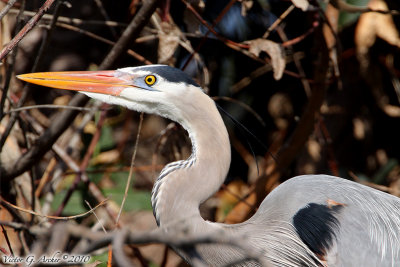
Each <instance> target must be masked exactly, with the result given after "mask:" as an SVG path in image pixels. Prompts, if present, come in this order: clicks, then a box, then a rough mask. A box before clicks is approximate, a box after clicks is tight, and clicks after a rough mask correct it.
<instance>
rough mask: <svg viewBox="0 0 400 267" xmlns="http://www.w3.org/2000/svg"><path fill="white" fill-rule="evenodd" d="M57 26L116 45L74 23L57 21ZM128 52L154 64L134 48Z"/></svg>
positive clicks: (143, 61)
mask: <svg viewBox="0 0 400 267" xmlns="http://www.w3.org/2000/svg"><path fill="white" fill-rule="evenodd" d="M57 26H59V27H62V28H64V29H68V30H70V31H76V32H79V33H81V34H84V35H86V36H89V37H90V38H93V39H95V40H98V41H100V42H103V43H106V44H109V45H115V42H113V41H110V40H108V39H106V38H103V37H101V36H100V35H97V34H94V33H92V32H89V31H86V30H83V29H81V28H78V27H75V26H72V25H69V24H66V23H57ZM126 53H127V54H128V55H130V56H132V57H134V58H136V59H137V60H139V61H140V62H142V63H144V64H147V65H150V64H153V63H152V62H151V61H149V60H148V59H146V58H145V57H143V56H142V55H140V54H138V53H136V52H135V51H133V50H132V49H128V50H126Z"/></svg>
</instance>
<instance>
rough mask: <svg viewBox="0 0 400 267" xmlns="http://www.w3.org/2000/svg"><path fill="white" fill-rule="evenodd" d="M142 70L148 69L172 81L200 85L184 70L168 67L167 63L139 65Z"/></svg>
mask: <svg viewBox="0 0 400 267" xmlns="http://www.w3.org/2000/svg"><path fill="white" fill-rule="evenodd" d="M141 69H143V70H148V71H151V72H154V73H157V74H158V75H160V76H161V77H163V78H164V79H165V80H167V81H170V82H174V83H180V82H183V83H187V84H191V85H193V86H196V87H200V86H199V85H198V84H197V83H196V82H195V81H193V80H192V78H190V76H189V75H187V74H186V73H185V72H183V71H181V70H180V69H177V68H173V67H170V66H168V65H154V66H143V67H141Z"/></svg>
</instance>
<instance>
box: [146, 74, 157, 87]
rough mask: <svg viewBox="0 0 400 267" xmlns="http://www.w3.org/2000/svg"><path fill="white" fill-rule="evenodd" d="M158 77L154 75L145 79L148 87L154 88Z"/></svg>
mask: <svg viewBox="0 0 400 267" xmlns="http://www.w3.org/2000/svg"><path fill="white" fill-rule="evenodd" d="M156 80H157V79H156V76H154V75H147V76H146V77H145V78H144V82H145V83H146V84H147V85H149V86H152V85H153V84H155V83H156Z"/></svg>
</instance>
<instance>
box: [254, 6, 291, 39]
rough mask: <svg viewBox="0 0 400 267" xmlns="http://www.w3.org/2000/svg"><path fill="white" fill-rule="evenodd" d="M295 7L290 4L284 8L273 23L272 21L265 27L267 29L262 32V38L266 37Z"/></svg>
mask: <svg viewBox="0 0 400 267" xmlns="http://www.w3.org/2000/svg"><path fill="white" fill-rule="evenodd" d="M294 8H295V6H294V5H293V4H292V5H291V6H289V7H288V9H286V10H285V12H283V13H282V14H281V15H280V16H279V18H278V19H277V20H275V21H274V23H272V25H271V26H269V28H268V29H267V31H266V32H265V33H264V35H263V37H262V38H263V39H267V38H268V36H269V34H270V33H271V32H272V31H273V30H274V29H275V28H276V27H278V25H279V24H281V22H282V21H283V20H284V19H285V18H286V17H287V16H288V15H289V14H290V13H291V12H292V11H293V9H294Z"/></svg>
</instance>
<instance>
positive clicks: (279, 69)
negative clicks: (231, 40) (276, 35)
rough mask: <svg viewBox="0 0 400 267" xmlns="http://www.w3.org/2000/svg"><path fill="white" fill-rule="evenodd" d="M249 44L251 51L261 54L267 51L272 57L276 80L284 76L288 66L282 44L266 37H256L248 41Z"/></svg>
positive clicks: (257, 54)
mask: <svg viewBox="0 0 400 267" xmlns="http://www.w3.org/2000/svg"><path fill="white" fill-rule="evenodd" d="M246 43H247V44H249V46H250V48H249V52H250V53H252V54H254V55H255V56H257V57H258V56H259V54H260V53H261V52H266V53H267V54H268V55H269V56H270V58H271V65H272V70H273V72H274V78H275V80H279V79H281V78H282V75H283V71H284V70H285V67H286V61H285V51H284V49H283V47H282V45H280V44H278V43H275V42H273V41H270V40H265V39H255V40H250V41H247V42H246Z"/></svg>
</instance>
